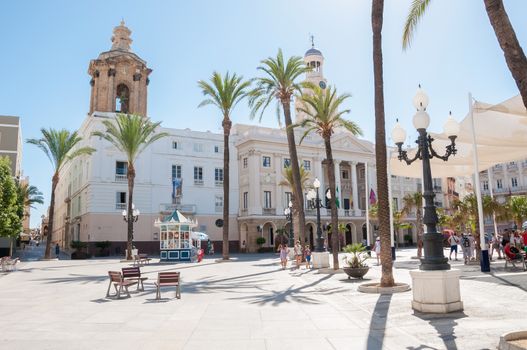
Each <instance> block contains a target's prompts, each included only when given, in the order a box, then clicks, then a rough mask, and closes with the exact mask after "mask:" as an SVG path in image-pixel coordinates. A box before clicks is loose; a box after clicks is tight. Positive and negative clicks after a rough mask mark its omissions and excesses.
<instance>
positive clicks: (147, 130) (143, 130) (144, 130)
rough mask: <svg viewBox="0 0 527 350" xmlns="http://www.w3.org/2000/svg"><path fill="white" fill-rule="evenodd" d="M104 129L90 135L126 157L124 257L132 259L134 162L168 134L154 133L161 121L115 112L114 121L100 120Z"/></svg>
mask: <svg viewBox="0 0 527 350" xmlns="http://www.w3.org/2000/svg"><path fill="white" fill-rule="evenodd" d="M102 123H103V125H104V127H106V131H105V132H102V131H94V132H93V133H92V136H98V137H101V138H103V139H105V140H106V141H108V142H110V143H111V144H112V145H114V147H115V148H117V150H119V151H120V152H123V153H124V154H125V155H126V158H127V165H128V167H127V173H126V177H127V179H128V211H127V215H128V218H127V223H128V239H127V244H126V258H127V259H128V260H131V259H132V240H133V232H134V222H133V218H132V215H133V208H132V205H133V204H132V203H133V202H132V201H133V193H134V180H135V167H134V163H135V160H136V159H137V157H138V156H139V154H141V152H143V150H144V149H145V148H146V147H148V146H149V145H151V144H152V143H154V142H155V141H157V140H159V139H161V138H163V137H165V136H168V134H167V133H166V132H160V133H156V129H157V127H158V126H159V125H160V124H161V122H157V123H153V122H151V121H150V119H148V118H145V117H142V116H140V115H135V114H117V116H116V117H115V121H113V120H103V121H102Z"/></svg>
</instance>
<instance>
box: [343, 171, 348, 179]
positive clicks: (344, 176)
mask: <svg viewBox="0 0 527 350" xmlns="http://www.w3.org/2000/svg"><path fill="white" fill-rule="evenodd" d="M342 178H343V179H349V172H348V171H347V170H342Z"/></svg>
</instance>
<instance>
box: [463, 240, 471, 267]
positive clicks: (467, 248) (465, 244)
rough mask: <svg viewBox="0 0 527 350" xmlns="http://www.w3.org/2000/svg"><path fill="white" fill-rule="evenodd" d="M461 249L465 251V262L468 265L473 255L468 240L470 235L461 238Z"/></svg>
mask: <svg viewBox="0 0 527 350" xmlns="http://www.w3.org/2000/svg"><path fill="white" fill-rule="evenodd" d="M461 247H462V249H463V260H464V262H465V264H468V262H469V261H470V258H471V256H472V254H471V250H470V240H469V239H468V235H467V234H466V233H464V234H463V236H462V237H461Z"/></svg>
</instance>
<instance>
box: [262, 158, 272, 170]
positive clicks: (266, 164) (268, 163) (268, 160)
mask: <svg viewBox="0 0 527 350" xmlns="http://www.w3.org/2000/svg"><path fill="white" fill-rule="evenodd" d="M262 165H263V167H264V168H270V167H271V157H267V156H263V157H262Z"/></svg>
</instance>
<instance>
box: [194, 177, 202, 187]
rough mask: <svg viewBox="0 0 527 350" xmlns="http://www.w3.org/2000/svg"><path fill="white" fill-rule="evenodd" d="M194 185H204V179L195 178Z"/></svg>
mask: <svg viewBox="0 0 527 350" xmlns="http://www.w3.org/2000/svg"><path fill="white" fill-rule="evenodd" d="M194 185H197V186H203V180H197V179H194Z"/></svg>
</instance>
